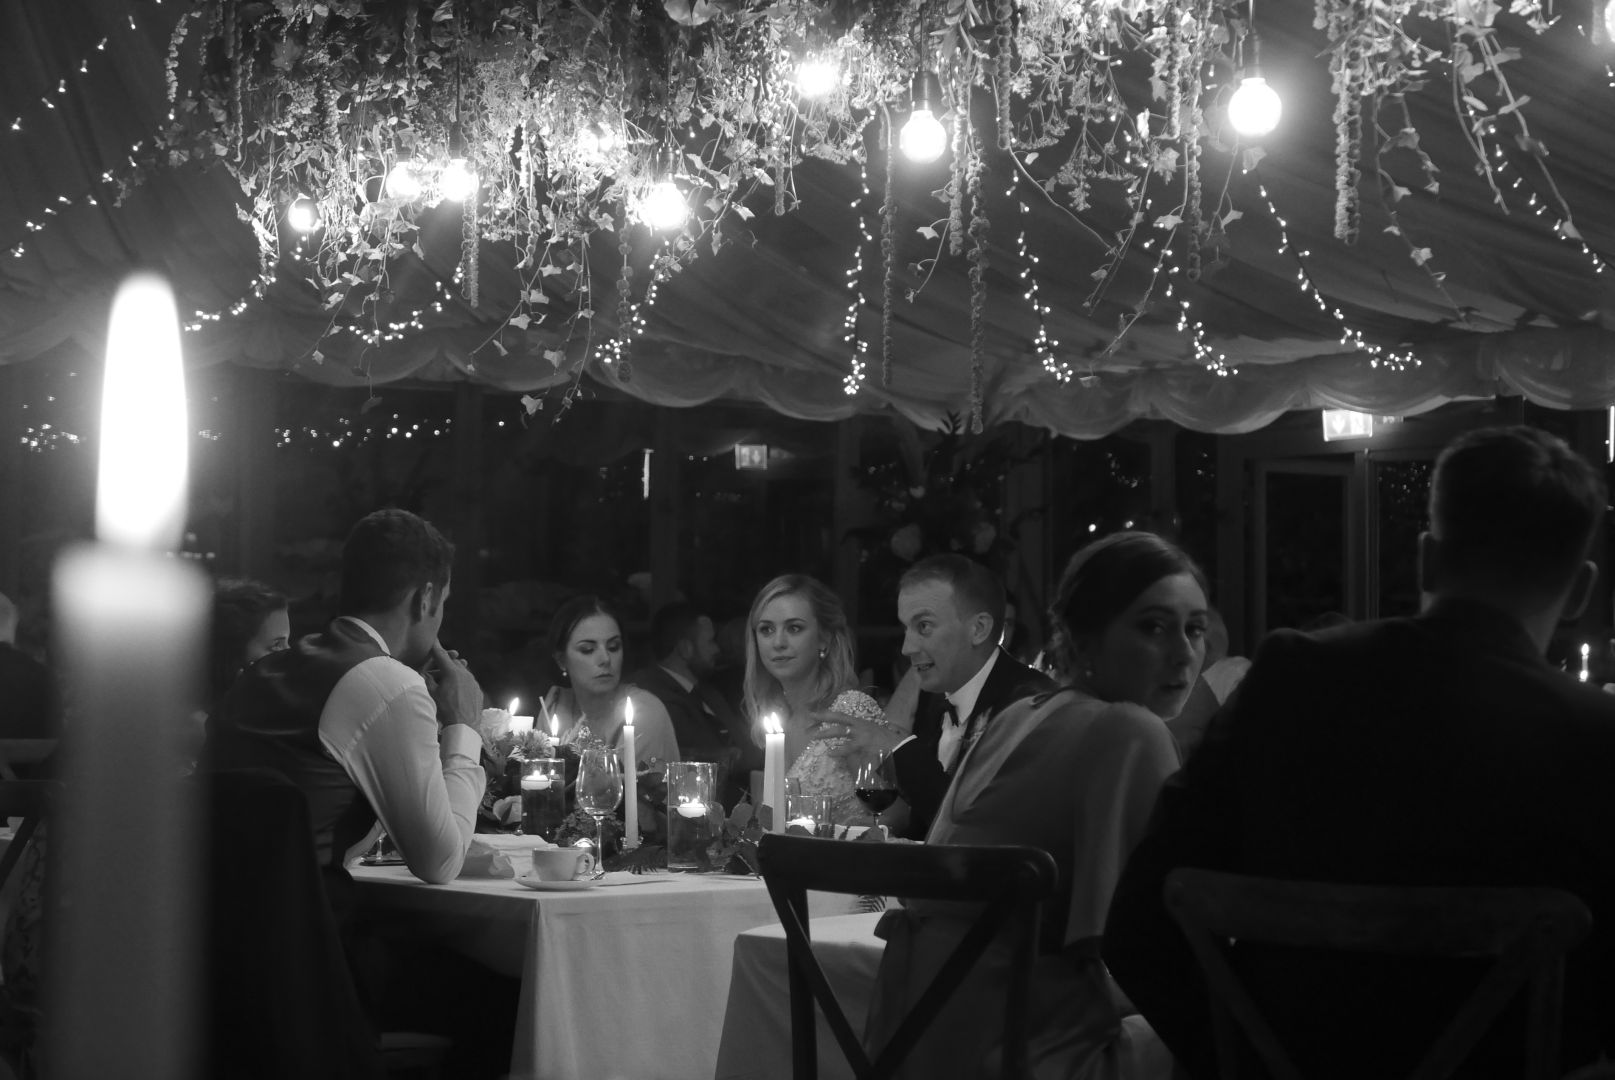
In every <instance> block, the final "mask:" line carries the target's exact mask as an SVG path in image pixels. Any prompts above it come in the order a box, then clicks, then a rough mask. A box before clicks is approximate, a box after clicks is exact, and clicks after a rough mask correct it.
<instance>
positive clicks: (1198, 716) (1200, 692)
mask: <svg viewBox="0 0 1615 1080" xmlns="http://www.w3.org/2000/svg"><path fill="white" fill-rule="evenodd" d="M1208 615H1209V620H1208V621H1207V623H1206V666H1205V667H1203V668H1201V669H1200V678H1199V679H1198V680H1197V681H1196V682H1195V684H1194V690H1193V691H1192V692H1191V693H1190V694H1189V700H1188V702H1187V703H1186V704H1185V705H1184V706H1183V711H1182V712H1180V713H1178V715H1177V716H1176V717H1174V718H1173V719H1172V720H1171V721H1170V722H1169V723H1168V724H1167V725H1166V726H1167V728H1168V729H1169V730H1170V731H1171V732H1172V736H1173V738H1175V739H1177V741H1178V756H1179V757H1180V758H1182V759H1183V760H1184V761H1188V760H1189V758H1190V757H1191V756H1193V754H1194V752H1195V750H1196V749H1197V748H1198V747H1199V746H1200V740H1201V739H1203V738H1205V735H1206V725H1207V724H1210V723H1211V718H1212V717H1213V716H1214V715H1216V712H1217V710H1218V709H1219V708H1221V707H1222V703H1223V702H1224V701H1227V700H1228V695H1229V694H1232V693H1233V692H1234V687H1236V686H1238V685H1239V680H1240V679H1243V678H1244V677H1245V672H1246V671H1247V670H1249V668H1250V661H1249V660H1247V659H1245V658H1244V657H1243V656H1229V655H1228V624H1227V623H1225V622H1223V621H1222V616H1221V615H1220V614H1218V613H1217V609H1216V608H1212V609H1211V611H1210V612H1209V613H1208Z"/></svg>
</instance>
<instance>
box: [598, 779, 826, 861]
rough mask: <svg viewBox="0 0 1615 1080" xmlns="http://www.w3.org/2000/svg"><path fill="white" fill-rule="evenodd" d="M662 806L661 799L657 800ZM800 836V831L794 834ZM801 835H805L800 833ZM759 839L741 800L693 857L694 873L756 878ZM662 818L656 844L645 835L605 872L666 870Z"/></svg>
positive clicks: (749, 810)
mask: <svg viewBox="0 0 1615 1080" xmlns="http://www.w3.org/2000/svg"><path fill="white" fill-rule="evenodd" d="M660 801H661V803H662V805H663V806H664V807H665V806H666V799H665V791H664V798H663V799H662V800H660ZM644 823H645V817H644V812H643V811H641V815H640V828H641V830H643V829H644ZM797 831H798V832H801V830H797ZM803 835H806V834H805V833H803ZM762 838H763V826H762V824H761V822H759V821H758V819H757V816H756V814H755V813H754V812H753V808H752V804H751V802H750V800H748V799H742V800H741V801H740V802H739V803H738V804H737V805H736V806H735V808H734V810H733V811H731V812H730V813H729V814H728V815H726V816H725V818H724V822H723V827H722V828H721V829H717V830H715V831H714V835H713V837H712V841H711V842H710V843H709V844H707V846H706V847H705V848H702V849H700V850H698V851H697V852H696V854H695V858H696V872H697V873H725V874H757V873H760V871H759V870H758V865H757V844H758V842H759V841H760V840H762ZM666 842H667V831H666V818H665V815H664V816H663V817H662V828H661V832H660V833H659V834H658V836H657V838H656V841H655V842H653V841H652V840H651V838H650V837H649V836H648V835H643V834H642V837H641V841H640V846H639V847H638V848H636V849H635V850H633V851H629V852H623V853H621V854H620V855H618V856H617V857H616V858H615V859H608V860H607V862H606V869H608V870H641V871H643V870H658V869H664V868H666V866H667V847H666Z"/></svg>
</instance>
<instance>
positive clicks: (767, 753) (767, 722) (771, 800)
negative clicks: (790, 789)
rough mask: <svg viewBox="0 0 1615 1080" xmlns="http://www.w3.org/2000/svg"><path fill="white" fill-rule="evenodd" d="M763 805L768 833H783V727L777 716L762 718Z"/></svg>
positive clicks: (769, 715)
mask: <svg viewBox="0 0 1615 1080" xmlns="http://www.w3.org/2000/svg"><path fill="white" fill-rule="evenodd" d="M763 805H764V806H766V807H768V812H769V815H770V817H769V820H768V831H769V832H777V833H783V832H784V831H785V725H783V724H781V723H780V722H779V716H778V715H776V714H775V713H768V714H767V715H765V716H764V717H763Z"/></svg>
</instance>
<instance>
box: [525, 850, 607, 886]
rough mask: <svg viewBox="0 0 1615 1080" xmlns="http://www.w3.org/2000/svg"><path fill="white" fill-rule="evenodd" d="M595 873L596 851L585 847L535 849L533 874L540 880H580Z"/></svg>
mask: <svg viewBox="0 0 1615 1080" xmlns="http://www.w3.org/2000/svg"><path fill="white" fill-rule="evenodd" d="M592 873H594V852H592V851H589V850H587V849H585V848H569V847H551V848H534V849H533V876H534V877H536V878H538V880H540V881H578V880H581V879H582V878H586V877H588V876H589V875H590V874H592Z"/></svg>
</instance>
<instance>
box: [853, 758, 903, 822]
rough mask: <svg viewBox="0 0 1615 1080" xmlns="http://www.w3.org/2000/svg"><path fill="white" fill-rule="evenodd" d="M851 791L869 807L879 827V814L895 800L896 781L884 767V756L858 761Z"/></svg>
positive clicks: (890, 806)
mask: <svg viewBox="0 0 1615 1080" xmlns="http://www.w3.org/2000/svg"><path fill="white" fill-rule="evenodd" d="M852 791H853V794H854V795H857V796H858V801H859V802H861V803H863V804H864V805H865V806H867V807H869V812H870V813H871V814H874V815H875V828H877V829H879V828H880V815H881V814H884V813H885V812H886V811H887V810H890V809H891V808H892V803H894V802H896V801H897V782H896V781H895V780H894V779H892V775H891V770H890V769H888V768H887V767H886V758H885V757H878V758H871V759H869V760H866V761H863V762H860V763H859V765H858V772H857V774H856V775H855V776H854V777H853V782H852Z"/></svg>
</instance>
